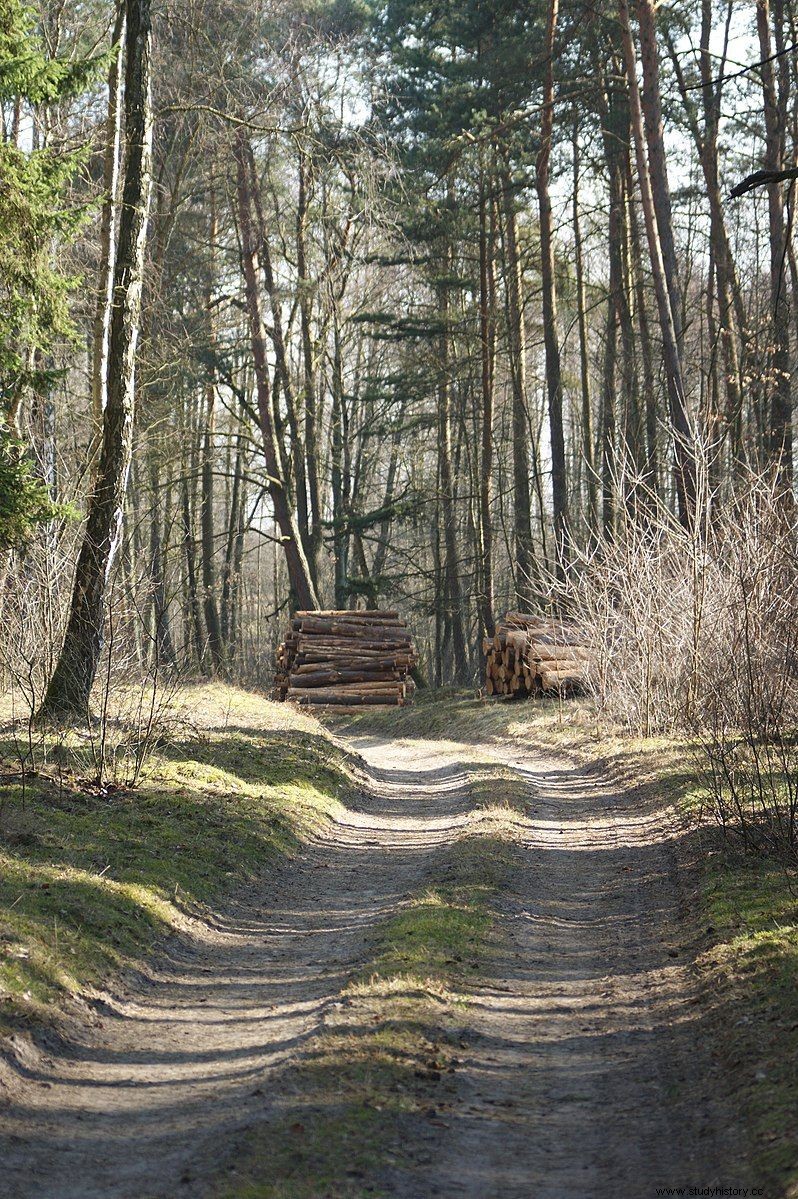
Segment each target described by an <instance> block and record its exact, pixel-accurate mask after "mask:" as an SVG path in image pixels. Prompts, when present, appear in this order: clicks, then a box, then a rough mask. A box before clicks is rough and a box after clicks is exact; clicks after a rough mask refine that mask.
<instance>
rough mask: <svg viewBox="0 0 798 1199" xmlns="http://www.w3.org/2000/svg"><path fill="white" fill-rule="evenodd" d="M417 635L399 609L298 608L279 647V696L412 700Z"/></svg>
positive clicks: (316, 700)
mask: <svg viewBox="0 0 798 1199" xmlns="http://www.w3.org/2000/svg"><path fill="white" fill-rule="evenodd" d="M416 661H417V658H416V651H415V648H414V646H413V639H412V637H411V634H410V631H409V629H408V628H407V625H406V624H405V622H404V621H403V620H402V619H401V617H400V616H399V613H398V612H387V611H374V612H350V611H337V612H296V613H295V614H294V618H293V620H292V621H291V626H290V628H289V629H288V632H287V633H286V637H285V641H284V642H283V643H282V645H280V646H278V648H277V672H276V678H275V687H276V696H277V699H279V700H293V701H294V702H295V703H299V704H338V705H346V706H349V705H351V706H353V707H359V706H361V705H363V704H375V705H376V704H391V705H395V706H401V705H403V704H406V703H408V702H409V701H410V700H411V699H412V696H413V692H414V691H415V684H414V683H413V680H412V679H411V678H410V670H411V669H412V667H413V666H415V665H416Z"/></svg>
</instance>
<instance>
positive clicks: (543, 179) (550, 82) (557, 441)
mask: <svg viewBox="0 0 798 1199" xmlns="http://www.w3.org/2000/svg"><path fill="white" fill-rule="evenodd" d="M558 12H559V0H549V5H548V13H547V19H546V41H545V69H544V77H543V113H542V116H541V122H540V149H539V151H538V155H537V162H536V164H535V176H536V181H537V192H538V208H539V211H540V276H541V284H542V289H543V341H544V345H545V351H546V392H547V396H548V409H549V438H550V441H551V489H552V501H553V516H554V540H555V561H556V568H557V573H558V575H559V576H560V577H561V578H562V577H564V572H565V567H566V565H567V562H568V539H569V536H570V533H569V517H568V480H567V477H566V469H565V433H564V429H563V413H562V371H561V366H560V339H559V335H558V332H557V285H556V280H555V276H554V233H553V229H552V219H551V196H550V193H549V164H550V161H551V143H552V137H553V133H554V39H555V36H556V32H557V17H558Z"/></svg>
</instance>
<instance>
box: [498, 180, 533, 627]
mask: <svg viewBox="0 0 798 1199" xmlns="http://www.w3.org/2000/svg"><path fill="white" fill-rule="evenodd" d="M501 186H502V197H503V202H504V259H505V290H506V296H507V320H508V329H507V332H508V339H507V340H508V343H509V352H510V380H511V383H512V391H513V426H512V441H513V446H512V452H513V530H514V533H515V545H514V547H513V548H514V554H515V572H514V575H515V591H516V598H517V601H518V603H519V604H521V606H522V607H527V608H529V607H531V606H532V603H533V590H534V589H533V586H532V576H533V570H534V564H533V560H532V501H531V497H530V493H529V434H528V430H527V400H526V328H525V323H524V302H523V286H522V283H523V280H522V274H521V259H520V256H519V252H518V221H517V217H516V211H515V197H514V195H513V185H512V177H511V175H510V171H509V168H505V170H504V171H503V173H502V178H501Z"/></svg>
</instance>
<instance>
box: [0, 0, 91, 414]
mask: <svg viewBox="0 0 798 1199" xmlns="http://www.w3.org/2000/svg"><path fill="white" fill-rule="evenodd" d="M103 62H104V59H103V58H102V57H94V58H87V59H78V60H76V61H66V60H61V59H54V58H48V57H47V55H46V54H45V52H44V50H43V48H42V46H41V43H40V39H39V37H38V34H37V30H36V25H35V19H34V16H33V14H32V12H31V10H30V9H29V8H27V7H26V6H25V5H24V4H22V3H20V0H0V102H2V103H4V104H6V105H8V106H9V108H10V109H12V110H13V111H15V112H16V113H18V115H19V136H18V139H17V141H18V144H14V143H13V141H11V140H9V141H2V142H0V179H1V180H2V186H0V404H3V405H4V407H5V408H6V411H7V410H8V409H9V408H10V407H13V406H14V405H15V403H16V402H17V401H18V399H19V397H20V395H21V393H22V391H23V390H24V389H25V388H26V387H28V386H40V387H43V386H46V384H47V382H48V378H47V376H46V374H45V373H44V372H42V371H41V370H40V369H39V368H38V366H37V365H31V364H32V363H34V364H35V356H36V353H37V352H43V351H46V350H47V349H48V348H49V347H50V346H51V345H52V344H53V342H54V341H56V340H57V339H58V338H62V337H64V336H66V335H68V334H69V332H70V322H69V314H68V309H67V297H68V294H69V290H70V288H71V286H72V285H73V284H74V280H73V279H70V278H69V277H68V276H67V275H65V274H64V272H63V271H62V270H61V269H59V267H58V265H57V264H55V263H54V261H53V259H54V249H55V247H56V246H57V245H58V244H59V243H61V242H62V241H63V240H64V239H65V238H69V237H70V236H72V235H73V234H74V232H75V230H76V228H77V226H78V224H79V223H80V220H81V219H82V216H83V211H82V209H81V208H80V207H78V206H76V205H75V203H74V202H73V201H72V200H71V198H70V197H69V194H68V189H69V184H70V181H71V179H72V178H73V176H74V173H75V170H76V168H77V166H78V165H79V162H80V160H81V157H82V154H81V152H80V151H74V150H70V151H65V150H63V149H60V148H59V147H57V146H47V147H46V148H36V147H34V146H31V145H29V144H26V143H29V142H30V140H31V122H32V121H34V120H35V117H36V115H37V111H38V109H39V107H40V106H41V105H45V104H52V103H57V102H59V101H61V100H64V99H66V98H68V97H70V96H74V95H76V94H79V93H80V92H81V91H83V90H84V89H85V88H86V86H87V84H88V83H89V81H90V80H91V79H92V77H93V76H94V75H95V74H96V72H97V70H98V69H99V68H100V67H101V66H102V64H103Z"/></svg>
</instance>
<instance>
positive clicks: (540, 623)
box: [482, 612, 591, 699]
mask: <svg viewBox="0 0 798 1199" xmlns="http://www.w3.org/2000/svg"><path fill="white" fill-rule="evenodd" d="M482 652H483V654H484V656H485V691H486V693H487V694H488V695H502V696H514V697H515V698H517V699H522V698H525V697H526V696H529V695H538V694H540V693H541V692H554V693H559V694H567V693H569V692H577V691H580V690H582V689H583V688H584V685H585V682H586V680H587V673H588V669H589V666H590V658H591V652H590V646H589V643H588V639H587V637H586V635H585V633H584V631H583V630H582V629H580V628H578V626H577V625H575V624H572V623H570V622H568V621H565V620H559V619H547V618H546V617H544V616H529V615H526V614H525V613H523V612H508V613H507V615H506V616H505V618H504V620H502V621H499V623H498V624H497V625H496V633H495V635H494V637H493V638H489V637H485V638H484V639H483V642H482Z"/></svg>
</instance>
